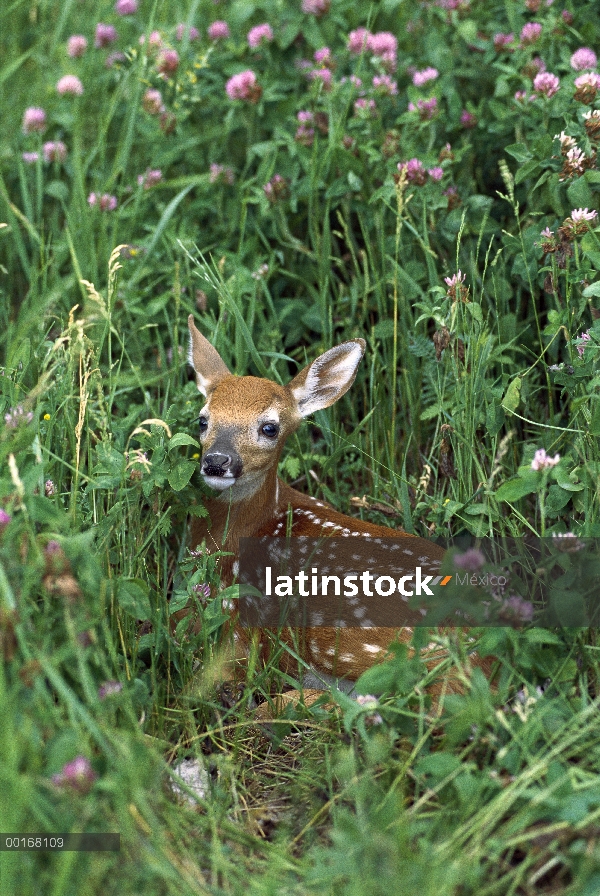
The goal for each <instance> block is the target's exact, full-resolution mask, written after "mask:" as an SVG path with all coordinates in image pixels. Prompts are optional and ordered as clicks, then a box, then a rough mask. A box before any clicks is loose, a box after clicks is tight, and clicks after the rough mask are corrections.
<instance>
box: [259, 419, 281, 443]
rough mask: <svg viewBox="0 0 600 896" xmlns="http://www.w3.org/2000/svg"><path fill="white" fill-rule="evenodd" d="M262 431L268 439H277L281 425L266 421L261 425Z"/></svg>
mask: <svg viewBox="0 0 600 896" xmlns="http://www.w3.org/2000/svg"><path fill="white" fill-rule="evenodd" d="M260 431H261V432H262V434H263V436H266V437H267V438H268V439H276V438H277V436H278V435H279V427H278V426H277V424H276V423H265V424H264V425H263V426H261V428H260Z"/></svg>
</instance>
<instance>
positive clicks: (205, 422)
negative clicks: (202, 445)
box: [198, 414, 208, 435]
mask: <svg viewBox="0 0 600 896" xmlns="http://www.w3.org/2000/svg"><path fill="white" fill-rule="evenodd" d="M198 426H199V427H200V434H201V435H202V433H203V432H206V430H207V429H208V420H207V419H206V417H205V416H204V414H200V417H199V418H198Z"/></svg>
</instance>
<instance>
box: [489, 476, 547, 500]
mask: <svg viewBox="0 0 600 896" xmlns="http://www.w3.org/2000/svg"><path fill="white" fill-rule="evenodd" d="M539 485H540V477H539V476H538V474H537V473H536V472H535V470H531V474H529V473H525V474H524V475H522V476H517V477H515V479H509V481H508V482H503V483H502V485H501V486H500V488H499V489H498V490H497V491H496V500H497V501H508V502H510V503H512V502H513V501H518V500H519V499H520V498H524V497H525V495H530V494H531V493H532V492H535V491H537V490H538V487H539Z"/></svg>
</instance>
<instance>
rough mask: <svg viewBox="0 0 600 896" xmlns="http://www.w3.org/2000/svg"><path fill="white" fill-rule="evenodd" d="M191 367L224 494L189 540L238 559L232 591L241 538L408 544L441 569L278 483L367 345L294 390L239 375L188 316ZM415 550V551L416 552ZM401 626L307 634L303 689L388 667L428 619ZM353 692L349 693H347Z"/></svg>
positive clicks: (409, 539) (430, 550) (333, 352)
mask: <svg viewBox="0 0 600 896" xmlns="http://www.w3.org/2000/svg"><path fill="white" fill-rule="evenodd" d="M188 323H189V330H190V337H191V344H190V363H191V364H192V366H193V367H194V370H195V373H196V382H197V386H198V389H199V391H200V392H201V393H202V394H203V395H204V396H205V398H206V402H205V404H204V407H203V408H202V411H201V413H200V418H199V425H200V441H201V443H202V460H201V474H202V476H203V478H204V481H205V482H206V484H207V485H208V486H210V488H212V489H214V490H215V491H217V492H219V494H218V496H217V497H214V498H211V499H209V500H207V502H206V506H207V509H208V512H209V516H210V523H209V524H207V521H206V520H204V519H194V520H193V522H192V527H191V528H192V533H191V536H192V538H191V540H192V545H193V546H196V545H198V544H200V543H201V542H202V541H205V543H206V547H207V550H208V551H209V552H213V551H217V550H221V551H227V552H231V554H232V556H231V557H230V558H224V562H223V566H222V568H221V577H222V581H224V582H225V583H226V584H229V583H230V582H231V581H233V579H234V577H235V575H236V574H237V572H238V558H239V540H240V538H244V537H256V536H261V537H262V536H275V537H283V536H286V534H287V535H289V534H290V532H291V535H292V536H309V537H312V538H315V539H317V538H321V536H323V535H329V536H339V537H341V538H347V539H348V541H349V542H351V540H352V539H353V538H354V537H363V538H370V539H373V541H377V543H378V544H380V543H382V542H380V541H379V540H380V539H382V540H383V539H390V538H393V539H402V540H403V553H404V554H407V555H410V556H412V557H413V563H414V559H415V558H417V557H418V558H420V559H421V560H426V561H427V562H428V563H429V568H434V569H435V568H439V566H440V562H441V559H442V557H443V554H444V551H443V549H442V548H441V547H439V546H438V545H436V544H434V543H432V542H429V541H427V540H426V539H423V538H418V537H416V536H412V535H409V534H408V533H406V532H404V531H402V530H401V529H396V530H392V529H388V528H386V527H385V526H377V525H373V524H370V523H367V522H363V521H362V520H359V519H354V518H352V517H349V516H345V515H344V514H342V513H338V512H337V511H336V510H334V509H333V508H332V507H330V506H329V505H327V504H325V503H323V502H322V501H317V500H316V499H314V498H311V497H309V496H307V495H303V494H302V493H301V492H298V491H296V490H295V489H293V488H291V487H290V486H289V485H287V484H286V483H285V482H283V481H282V480H281V479H280V478H279V477H278V476H277V464H278V460H279V457H280V454H281V450H282V448H283V445H284V443H285V441H286V439H287V438H288V436H290V435H291V433H293V432H294V431H295V430H296V429H297V427H298V426H299V424H300V423H301V421H302V419H303V418H304V417H308V416H309V415H310V414H312V413H313V412H315V411H317V410H321V409H323V408H327V407H329V406H330V405H332V404H333V403H334V402H336V401H337V400H338V399H339V398H341V396H342V395H344V394H345V393H346V392H347V390H348V389H349V388H350V386H351V385H352V383H353V382H354V379H355V376H356V371H357V368H358V365H359V363H360V361H361V359H362V356H363V354H364V351H365V342H364V340H363V339H352V340H350V341H348V342H343V343H342V344H341V345H338V346H335V347H334V348H331V349H329V350H328V351H326V352H325V353H324V354H322V355H320V356H319V357H318V358H317V359H316V360H315V361H313V362H312V364H309V365H308V366H307V367H305V368H304V369H303V370H302V371H301V372H300V373H298V374H297V376H295V377H294V379H293V380H292V381H291V382H290V383H288V385H287V386H281V385H278V384H277V383H275V382H272V381H271V380H268V379H263V378H259V377H254V376H234V375H232V374H231V373H230V371H229V370H228V368H227V367H226V365H225V363H224V362H223V360H222V358H221V357H220V355H219V353H218V352H217V351H216V349H215V348H213V346H212V345H211V344H210V343H209V342H208V340H207V339H205V338H204V336H202V334H201V333H200V332H199V331H198V330H197V328H196V326H195V325H194V321H193V316H192V315H190V316H189V320H188ZM409 546H410V547H409ZM405 617H406V618H405V620H404V619H403V625H402V628H400V631H399V632H398V629H394V628H390V627H384V628H358V627H356V628H354V627H350V628H341V629H332V628H327V627H315V628H307V629H305V630H304V631H303V632H302V639H301V645H300V647H297V649H298V650H299V652H300V655H301V657H302V659H303V660H304V661H305V662H306V663H307V664H308V665H309V666H310V668H311V669H312V670H313V671H312V674H310V673H309V674H308V675H307V676H306V677H305V679H304V683H305V686H312V687H315V686H320V687H321V688H322V687H323V684H329V683H331V682H332V681H336V683H337V679H345V680H347V681H349V682H350V683H353V682H354V681H356V679H357V678H358V677H359V676H360V675H361V673H362V672H364V671H365V670H366V669H367V668H369V667H370V666H372V665H373V664H374V663H375V662H377V661H378V660H382V659H383V658H384V657H385V655H386V651H387V648H388V646H389V644H390V643H391V642H392V641H393V640H394V638H395V637H397V636H398V637H399V638H400V640H401V641H404V642H408V641H409V640H410V638H411V635H412V630H411V628H410V625H411V623H412V624H415V623H416V622H418V621H422V617H420V616H419V614H418V613H417V612H416V611H415V610H412V609H409V607H408V606H406V613H405ZM236 640H237V642H238V646H239V644H240V642H241V644H242V646H243V647H245V648H247V646H248V640H249V633H248V631H247V630H245V631H244V630H241V629H240V628H239V627H238V628H237V629H236ZM348 687H351V684H350V685H349V686H348ZM345 689H347V688H345Z"/></svg>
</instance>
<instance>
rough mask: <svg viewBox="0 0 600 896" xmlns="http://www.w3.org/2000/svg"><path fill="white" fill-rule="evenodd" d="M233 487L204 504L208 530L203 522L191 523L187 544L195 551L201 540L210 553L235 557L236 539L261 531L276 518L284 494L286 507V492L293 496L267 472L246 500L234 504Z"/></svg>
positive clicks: (274, 470)
mask: <svg viewBox="0 0 600 896" xmlns="http://www.w3.org/2000/svg"><path fill="white" fill-rule="evenodd" d="M234 490H235V485H234V486H232V487H231V489H227V490H226V491H224V492H222V493H221V494H220V495H219V496H218V497H216V498H209V499H208V500H207V501H206V509H207V510H208V513H209V517H210V526H209V525H208V523H207V521H206V520H204V519H194V521H193V522H192V538H191V544H192V547H193V548H195V547H196V546H197V545H198V544H199V543H200V542H201V541H202V539H205V540H206V546H207V548H208V550H209V551H210V552H211V553H212V552H213V551H218V550H219V551H231V552H233V553H234V554H235V555H236V556H237V554H238V551H239V540H240V538H251V537H252V536H253V535H255V534H256V533H257V532H259V531H260V530H261V529H263V528H264V527H265V526H266V525H267V524H268V523H269V522H270V521H271V520H272V519H273V518H274V517H275V516H276V514H277V512H278V508H279V506H280V504H281V502H282V499H283V496H284V493H285V497H286V504H287V502H289V494H288V493H289V492H293V489H291V488H290V487H289V486H286V485H285V483H283V482H282V481H281V480H280V479H279V478H278V476H277V471H276V469H273V470H270V471H269V472H268V473H267V475H266V477H265V479H264V480H263V482H262V483H261V485H260V487H259V488H257V490H256V491H255V492H254V493H253V494H251V495H247V496H243V497H241V498H240V499H239V500H235V498H236V495H235V491H234Z"/></svg>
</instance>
